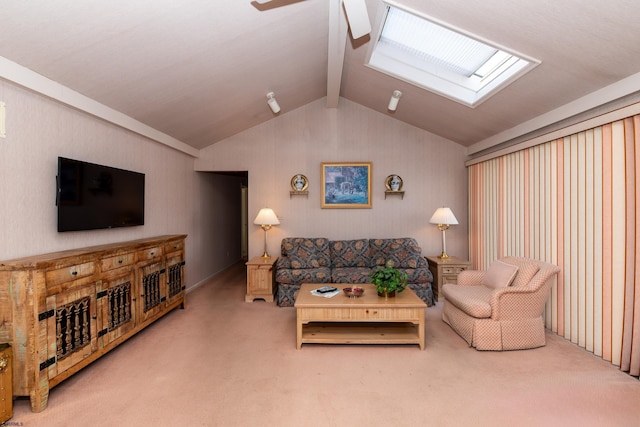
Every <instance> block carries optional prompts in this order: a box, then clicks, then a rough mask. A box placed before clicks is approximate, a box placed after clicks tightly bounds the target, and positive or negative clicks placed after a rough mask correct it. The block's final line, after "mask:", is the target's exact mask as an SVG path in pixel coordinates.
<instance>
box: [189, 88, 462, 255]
mask: <svg viewBox="0 0 640 427" xmlns="http://www.w3.org/2000/svg"><path fill="white" fill-rule="evenodd" d="M465 159H466V156H465V148H464V147H462V146H460V145H458V144H455V143H453V142H451V141H449V140H446V139H443V138H440V137H438V136H436V135H433V134H430V133H427V132H425V131H423V130H420V129H417V128H415V127H413V126H409V125H406V124H404V123H401V122H399V121H397V120H395V119H393V118H392V117H390V116H388V115H385V114H380V113H378V112H375V111H373V110H370V109H367V108H364V107H362V106H360V105H358V104H355V103H353V102H350V101H348V100H345V99H342V98H341V99H340V104H339V107H338V108H337V109H327V108H325V100H324V99H321V100H318V101H316V102H313V103H311V104H308V105H306V106H304V107H301V108H299V109H297V110H294V111H292V112H288V113H286V114H283V115H281V116H279V117H277V118H275V119H274V120H271V121H269V122H267V123H265V124H262V125H260V126H256V127H255V128H252V129H249V130H247V131H245V132H243V133H241V134H238V135H235V136H233V137H231V138H228V139H226V140H224V141H222V142H219V143H217V144H215V145H213V146H211V147H209V148H206V149H204V150H202V151H201V156H200V158H199V159H197V160H196V169H197V170H201V171H221V170H232V171H248V174H249V220H250V225H249V256H255V255H260V254H261V253H262V249H263V232H262V230H261V229H260V228H259V227H257V226H254V225H252V223H253V219H254V218H255V216H256V215H257V213H258V211H259V210H260V208H262V207H265V206H269V207H271V208H273V209H274V210H275V212H276V214H277V215H278V216H279V217H280V220H281V225H280V226H278V227H274V228H273V229H272V231H270V232H269V251H270V252H271V253H273V252H277V250H278V248H279V244H280V241H281V239H282V238H283V237H286V236H308V237H320V236H323V237H328V238H335V239H348V238H360V237H404V236H412V237H415V238H416V239H418V242H419V243H420V245H421V246H422V248H423V252H424V253H425V254H439V253H440V252H441V251H442V243H441V234H440V232H439V231H438V230H437V227H435V226H433V225H430V224H429V219H430V218H431V215H432V214H433V212H434V211H435V210H436V208H438V207H440V206H443V205H446V206H449V207H451V208H452V210H453V212H454V213H455V214H456V216H457V218H458V221H459V222H460V225H458V226H455V227H452V228H451V230H450V231H449V232H447V252H448V253H449V254H451V255H458V256H461V257H466V256H467V253H468V249H467V225H466V224H467V214H466V211H467V172H466V168H465V166H464V161H465ZM361 161H367V162H372V163H373V167H372V171H373V180H372V187H373V188H372V191H373V192H372V199H373V207H372V208H371V209H321V207H320V199H321V193H320V191H321V187H320V177H321V166H320V165H321V163H322V162H361ZM298 173H301V174H304V175H306V176H307V178H308V179H309V196H308V197H305V196H294V197H290V196H289V190H290V180H291V177H292V176H293V175H295V174H298ZM391 174H398V175H400V176H401V177H402V179H403V181H404V187H403V190H405V196H404V199H401V198H400V197H398V196H392V197H388V198H387V199H385V198H384V190H385V184H384V182H385V178H386V177H387V176H388V175H391Z"/></svg>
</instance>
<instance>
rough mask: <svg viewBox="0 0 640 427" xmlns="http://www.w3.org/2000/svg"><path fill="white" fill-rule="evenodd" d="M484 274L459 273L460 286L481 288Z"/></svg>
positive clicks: (467, 271) (475, 271)
mask: <svg viewBox="0 0 640 427" xmlns="http://www.w3.org/2000/svg"><path fill="white" fill-rule="evenodd" d="M484 273H485V272H484V271H483V270H463V271H461V272H460V273H458V285H463V286H480V285H481V284H482V278H483V277H484Z"/></svg>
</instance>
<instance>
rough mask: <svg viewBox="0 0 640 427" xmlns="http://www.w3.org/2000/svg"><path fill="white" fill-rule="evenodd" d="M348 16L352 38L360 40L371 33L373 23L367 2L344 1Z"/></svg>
mask: <svg viewBox="0 0 640 427" xmlns="http://www.w3.org/2000/svg"><path fill="white" fill-rule="evenodd" d="M342 4H343V5H344V11H345V13H346V15H347V21H348V22H349V28H350V29H351V37H353V38H354V39H359V38H360V37H362V36H366V35H367V34H369V33H370V32H371V23H370V22H369V14H368V13H367V5H366V3H365V0H342Z"/></svg>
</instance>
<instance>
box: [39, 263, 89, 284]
mask: <svg viewBox="0 0 640 427" xmlns="http://www.w3.org/2000/svg"><path fill="white" fill-rule="evenodd" d="M95 269H96V265H95V263H94V262H85V263H84V264H76V265H72V266H69V267H64V268H59V269H57V270H51V271H47V272H46V273H45V278H46V280H47V286H56V285H59V284H61V283H65V282H70V281H72V280H77V279H80V278H82V277H86V276H90V275H92V274H93V273H94V272H95Z"/></svg>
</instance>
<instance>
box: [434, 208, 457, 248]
mask: <svg viewBox="0 0 640 427" xmlns="http://www.w3.org/2000/svg"><path fill="white" fill-rule="evenodd" d="M429 222H430V223H431V224H437V225H438V230H440V231H442V255H440V258H442V259H446V258H449V255H447V240H446V238H445V235H444V232H445V230H447V229H449V225H456V224H458V220H457V219H456V216H455V215H454V214H453V212H451V209H449V208H438V209H436V211H435V213H434V214H433V216H432V217H431V219H430V220H429Z"/></svg>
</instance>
